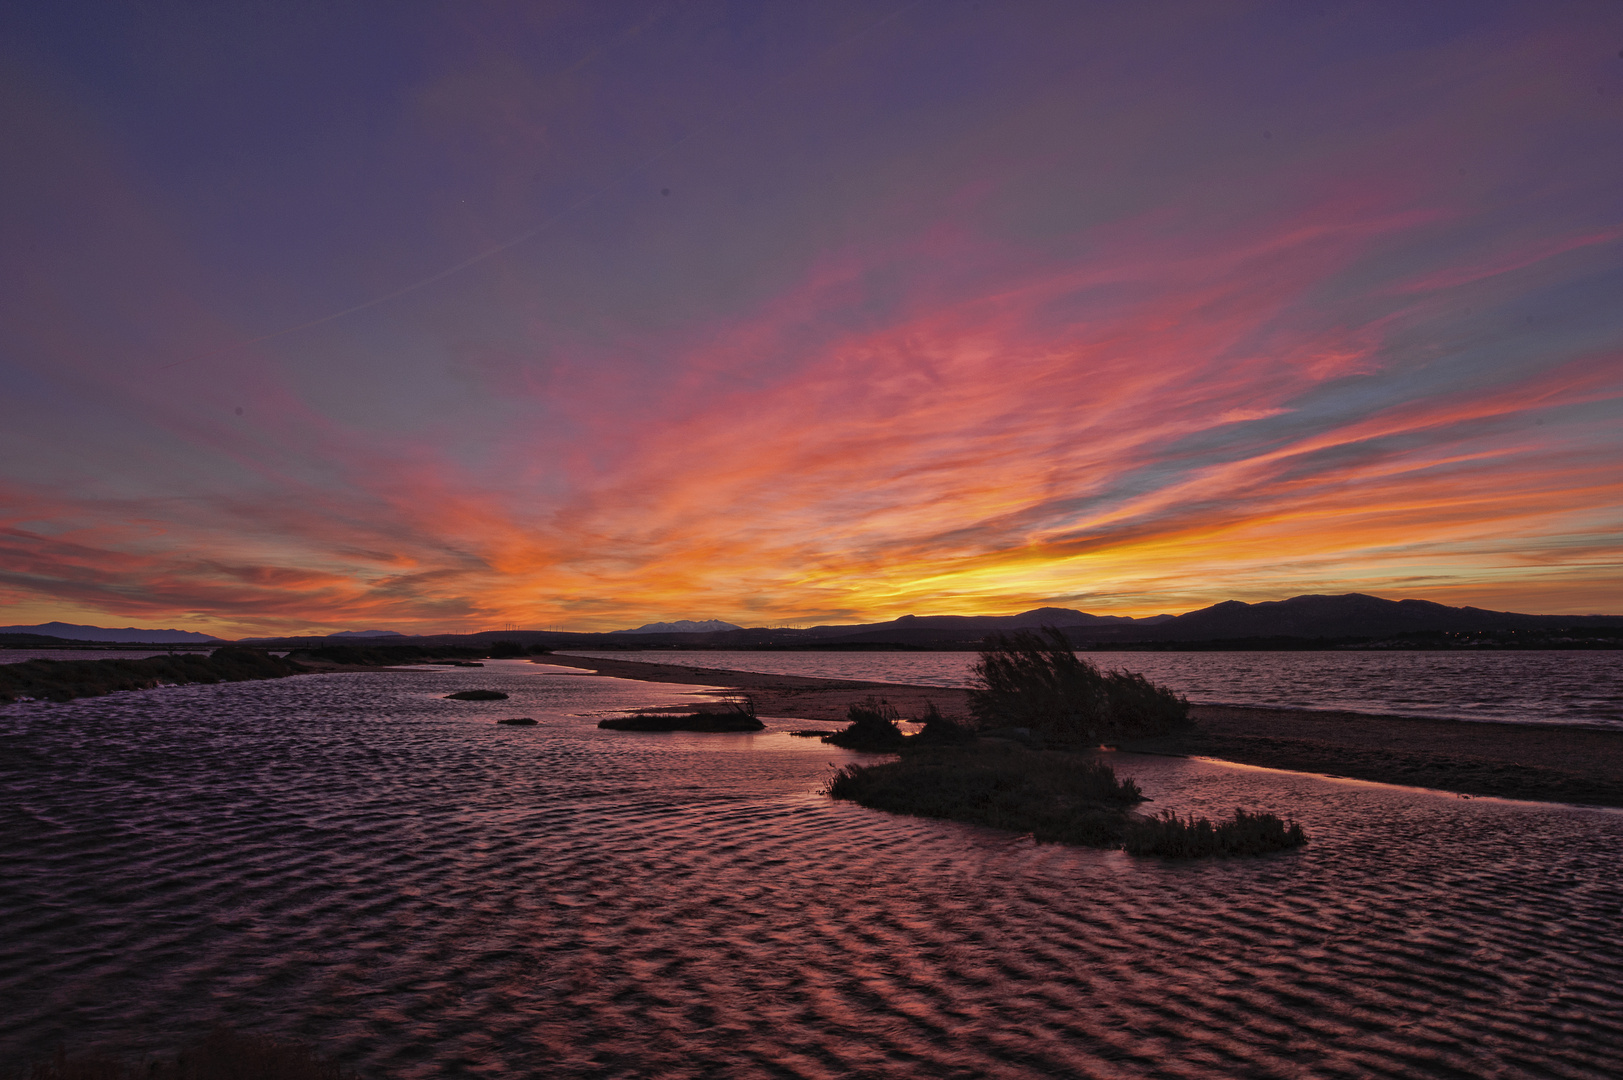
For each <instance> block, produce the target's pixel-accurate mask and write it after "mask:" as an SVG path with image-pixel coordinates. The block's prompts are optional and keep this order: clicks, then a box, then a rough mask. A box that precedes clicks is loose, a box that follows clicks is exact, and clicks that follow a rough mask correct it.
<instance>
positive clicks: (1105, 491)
mask: <svg viewBox="0 0 1623 1080" xmlns="http://www.w3.org/2000/svg"><path fill="white" fill-rule="evenodd" d="M0 80H3V84H4V85H3V93H0V103H3V105H0V107H3V124H4V127H5V132H4V143H5V146H6V153H5V155H4V165H3V170H4V171H3V176H4V180H3V185H4V187H3V192H0V196H3V197H0V216H3V219H4V220H3V225H0V238H3V239H0V273H3V275H4V276H3V287H0V624H13V623H34V622H43V621H47V620H51V619H61V620H64V621H68V622H82V623H95V624H99V625H103V626H125V625H130V624H132V623H133V624H135V625H140V626H179V627H183V628H187V629H196V630H203V631H207V632H210V633H215V634H219V635H222V636H239V635H248V634H269V633H284V632H303V631H331V630H342V629H363V628H372V627H379V628H386V629H394V630H399V631H402V632H413V631H436V630H438V631H473V630H481V629H493V628H499V627H501V626H503V625H504V624H517V625H519V626H522V627H527V628H549V627H559V628H570V629H581V630H607V629H615V628H619V627H626V626H635V625H638V624H640V623H642V622H646V621H651V620H656V619H678V618H691V619H705V618H721V619H727V620H730V621H733V622H737V623H741V624H744V625H753V626H760V625H811V624H814V623H826V622H853V621H874V620H879V619H888V618H893V617H896V616H899V615H904V614H908V613H914V614H919V615H924V614H936V613H960V614H972V613H1012V612H1017V611H1022V610H1026V609H1029V608H1032V607H1037V606H1039V605H1044V604H1056V605H1062V606H1066V607H1076V608H1081V609H1083V610H1086V611H1092V612H1096V613H1099V614H1121V615H1152V614H1157V613H1160V612H1172V613H1177V612H1182V611H1187V610H1190V609H1192V608H1197V607H1202V606H1205V605H1207V604H1210V603H1214V602H1216V601H1220V600H1227V599H1240V600H1248V601H1257V600H1273V599H1281V598H1284V597H1288V596H1293V595H1297V594H1301V593H1312V592H1320V593H1340V592H1354V591H1356V592H1369V593H1374V594H1377V595H1381V596H1386V597H1390V598H1394V599H1396V598H1402V597H1419V598H1424V599H1430V600H1437V601H1440V602H1443V603H1449V604H1472V605H1476V606H1479V607H1487V608H1496V609H1509V610H1518V611H1534V612H1565V613H1579V612H1611V613H1619V612H1623V4H1620V3H1617V2H1615V0H1590V2H1585V0H1570V2H1568V0H1546V2H1540V3H1532V2H1522V3H1493V2H1487V0H1470V2H1463V3H1443V2H1428V3H1414V2H1412V0H1401V2H1399V0H1394V2H1391V3H1303V2H1300V0H1291V2H1281V3H1223V2H1217V0H1202V2H1198V3H1187V4H1180V3H1170V2H1169V3H1160V2H1150V3H1144V2H1123V3H1086V2H1074V0H1073V2H1061V3H1036V2H1032V3H1021V2H993V0H980V2H969V0H963V2H955V0H919V2H895V3H878V2H861V3H843V4H842V3H831V2H817V3H811V2H801V3H770V2H759V0H750V2H739V3H732V4H728V3H709V2H695V3H675V2H668V3H667V2H661V3H638V2H632V0H626V2H616V3H582V4H578V5H573V4H545V3H515V4H510V5H504V4H494V3H443V4H412V3H402V4H376V5H370V4H360V3H355V4H314V3H311V4H302V3H293V2H289V3H285V4H263V5H259V4H254V5H249V4H235V3H232V4H215V3H191V4H164V3H156V4H141V5H132V4H123V3H118V4H114V3H107V4H85V3H75V2H72V0H53V2H52V3H37V4H12V5H7V6H6V7H5V9H4V14H3V15H0Z"/></svg>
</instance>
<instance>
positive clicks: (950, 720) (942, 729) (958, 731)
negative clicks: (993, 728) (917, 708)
mask: <svg viewBox="0 0 1623 1080" xmlns="http://www.w3.org/2000/svg"><path fill="white" fill-rule="evenodd" d="M919 723H921V724H923V725H924V727H923V729H922V730H920V731H919V733H918V734H916V735H911V736H909V737H908V739H907V745H908V746H910V747H912V746H964V745H967V744H968V743H972V742H974V741H975V728H974V726H973V725H972V724H970V723H969V722H968V721H965V720H959V719H957V718H956V717H949V716H942V715H941V710H940V709H937V708H936V707H935V702H933V701H932V702H930V703H929V707H928V708H927V709H926V710H925V712H924V715H923V716H921V717H919Z"/></svg>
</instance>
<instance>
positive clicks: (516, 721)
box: [496, 716, 537, 727]
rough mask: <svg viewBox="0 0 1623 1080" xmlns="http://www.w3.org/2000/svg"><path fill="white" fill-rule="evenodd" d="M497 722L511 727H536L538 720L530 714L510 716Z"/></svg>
mask: <svg viewBox="0 0 1623 1080" xmlns="http://www.w3.org/2000/svg"><path fill="white" fill-rule="evenodd" d="M496 723H498V724H506V725H508V726H509V727H535V725H536V723H537V721H536V720H535V718H534V717H530V716H509V717H508V718H507V719H506V720H498V721H496Z"/></svg>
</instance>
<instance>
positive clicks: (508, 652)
mask: <svg viewBox="0 0 1623 1080" xmlns="http://www.w3.org/2000/svg"><path fill="white" fill-rule="evenodd" d="M523 655H524V646H522V645H520V644H519V643H518V642H516V641H497V642H494V643H492V644H491V646H490V658H491V659H492V660H511V659H512V658H514V657H516V656H523Z"/></svg>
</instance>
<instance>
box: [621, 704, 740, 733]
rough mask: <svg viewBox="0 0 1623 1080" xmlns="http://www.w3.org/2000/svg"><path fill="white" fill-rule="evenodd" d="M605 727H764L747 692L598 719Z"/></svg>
mask: <svg viewBox="0 0 1623 1080" xmlns="http://www.w3.org/2000/svg"><path fill="white" fill-rule="evenodd" d="M597 726H598V727H600V728H606V729H608V730H609V731H760V730H762V729H763V728H765V727H766V725H765V724H763V723H762V722H761V721H760V719H759V718H758V717H757V716H756V715H755V702H754V700H753V699H751V698H749V697H748V696H740V697H736V698H729V699H728V700H726V701H723V702H706V703H704V704H700V705H695V706H692V707H691V708H686V709H684V708H672V707H662V708H659V709H648V710H640V711H638V712H634V713H630V714H628V715H626V716H611V717H609V718H607V719H605V720H599V721H598V724H597Z"/></svg>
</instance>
